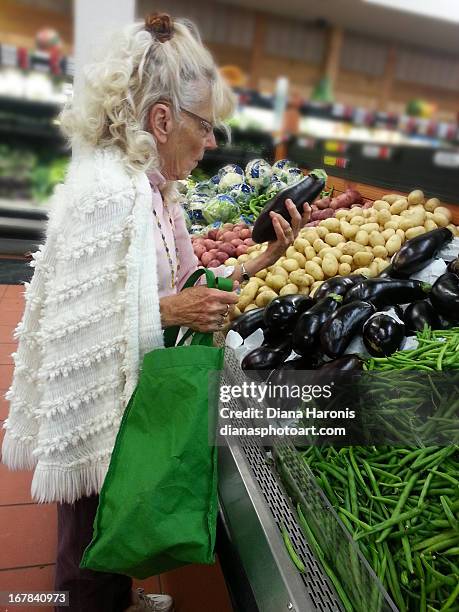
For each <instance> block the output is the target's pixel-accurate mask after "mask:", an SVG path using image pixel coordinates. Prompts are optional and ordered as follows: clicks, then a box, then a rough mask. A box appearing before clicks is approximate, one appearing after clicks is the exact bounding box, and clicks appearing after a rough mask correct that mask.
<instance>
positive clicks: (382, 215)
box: [377, 204, 392, 225]
mask: <svg viewBox="0 0 459 612" xmlns="http://www.w3.org/2000/svg"><path fill="white" fill-rule="evenodd" d="M388 206H389V204H388ZM377 219H378V223H379V224H380V225H384V223H387V222H388V221H390V220H391V219H392V215H391V212H390V210H388V209H383V210H380V211H378V215H377Z"/></svg>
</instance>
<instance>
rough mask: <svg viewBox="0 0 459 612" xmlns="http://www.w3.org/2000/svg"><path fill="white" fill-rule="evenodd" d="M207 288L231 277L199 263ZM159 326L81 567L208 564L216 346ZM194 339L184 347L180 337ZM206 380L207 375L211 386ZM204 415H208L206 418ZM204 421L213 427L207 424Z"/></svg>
mask: <svg viewBox="0 0 459 612" xmlns="http://www.w3.org/2000/svg"><path fill="white" fill-rule="evenodd" d="M202 274H206V276H207V284H208V286H210V287H215V286H217V287H218V288H222V289H226V290H231V289H232V281H231V280H230V279H224V278H218V279H217V282H216V279H215V277H214V275H213V274H212V272H210V270H205V269H200V270H197V272H195V273H194V274H193V275H192V276H191V277H190V278H189V279H188V282H187V283H186V286H192V285H194V284H195V282H196V280H197V279H198V278H199V276H201V275H202ZM178 333H179V328H168V329H166V331H165V344H166V346H167V347H169V348H164V349H156V350H154V351H151V352H150V353H148V354H146V355H145V357H144V359H143V364H142V369H141V372H140V377H139V382H138V384H137V387H136V389H135V391H134V393H133V395H132V397H131V399H130V401H129V403H128V405H127V407H126V410H125V413H124V416H123V419H122V422H121V426H120V429H119V432H118V435H117V438H116V442H115V446H114V450H113V453H112V457H111V461H110V466H109V469H108V472H107V476H106V478H105V481H104V484H103V487H102V490H101V493H100V497H99V507H98V510H97V514H96V518H95V521H94V533H93V539H92V541H91V543H90V544H89V546H88V547H87V548H86V550H85V552H84V555H83V558H82V560H81V564H80V567H82V568H90V569H93V570H98V571H103V572H115V573H120V574H126V575H128V576H133V577H135V578H147V577H148V576H153V575H155V574H160V573H162V572H166V571H168V570H171V569H174V568H176V567H180V566H182V565H186V564H188V563H209V564H210V563H213V562H214V544H215V533H216V519H217V449H216V447H215V446H211V445H210V444H209V431H214V426H215V422H216V419H215V415H216V411H217V406H218V376H217V375H213V376H211V377H209V372H211V371H218V370H220V369H221V368H222V365H223V356H224V355H223V349H222V348H216V347H214V346H212V344H213V342H212V341H213V337H212V334H204V333H193V332H191V330H188V332H187V333H186V334H185V336H184V337H183V338H182V340H181V341H180V343H179V344H181V345H180V346H174V345H175V343H176V339H177V336H178ZM188 337H191V338H192V340H191V344H189V345H187V346H184V345H183V342H184V341H185V339H186V338H188ZM209 380H210V381H211V382H210V384H209ZM209 419H210V421H211V422H209ZM209 427H211V428H212V429H210V430H209Z"/></svg>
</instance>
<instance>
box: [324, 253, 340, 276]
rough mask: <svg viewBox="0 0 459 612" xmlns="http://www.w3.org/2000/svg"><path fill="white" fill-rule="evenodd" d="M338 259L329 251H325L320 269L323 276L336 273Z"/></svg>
mask: <svg viewBox="0 0 459 612" xmlns="http://www.w3.org/2000/svg"><path fill="white" fill-rule="evenodd" d="M338 267H339V265H338V260H337V259H336V257H335V256H334V255H332V254H331V253H327V254H326V255H325V257H324V258H323V260H322V270H323V272H324V274H325V276H328V277H330V276H336V274H338Z"/></svg>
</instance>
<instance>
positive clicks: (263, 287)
mask: <svg viewBox="0 0 459 612" xmlns="http://www.w3.org/2000/svg"><path fill="white" fill-rule="evenodd" d="M263 291H272V289H271V287H270V286H269V285H263V286H262V287H259V289H258V292H257V295H260V293H262V292H263Z"/></svg>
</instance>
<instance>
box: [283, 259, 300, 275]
mask: <svg viewBox="0 0 459 612" xmlns="http://www.w3.org/2000/svg"><path fill="white" fill-rule="evenodd" d="M282 267H283V268H285V269H286V270H287V272H293V270H298V268H299V267H300V264H299V263H298V262H297V260H296V259H286V260H285V261H284V262H283V263H282Z"/></svg>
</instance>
